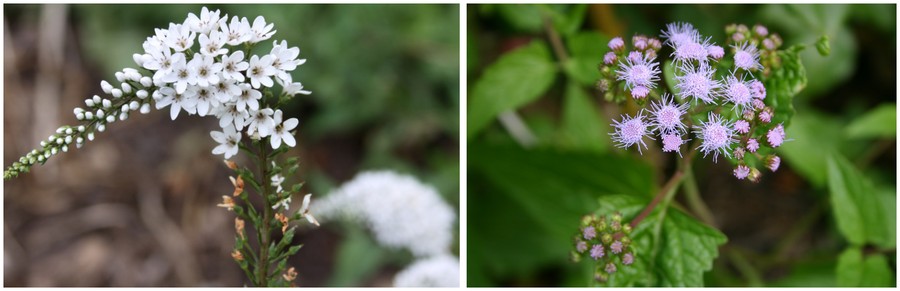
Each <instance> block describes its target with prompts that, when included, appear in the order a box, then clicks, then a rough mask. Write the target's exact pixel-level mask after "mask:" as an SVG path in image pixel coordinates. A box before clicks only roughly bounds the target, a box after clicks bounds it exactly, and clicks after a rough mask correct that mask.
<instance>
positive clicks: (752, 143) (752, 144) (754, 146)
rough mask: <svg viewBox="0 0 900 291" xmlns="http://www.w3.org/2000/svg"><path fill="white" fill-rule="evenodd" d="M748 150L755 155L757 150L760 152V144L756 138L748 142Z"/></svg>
mask: <svg viewBox="0 0 900 291" xmlns="http://www.w3.org/2000/svg"><path fill="white" fill-rule="evenodd" d="M747 150H748V151H750V152H751V153H755V152H756V150H759V142H758V141H756V139H755V138H751V139H748V140H747Z"/></svg>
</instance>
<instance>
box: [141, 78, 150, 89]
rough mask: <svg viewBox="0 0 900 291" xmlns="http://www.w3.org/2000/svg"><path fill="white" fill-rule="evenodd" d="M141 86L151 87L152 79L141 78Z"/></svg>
mask: <svg viewBox="0 0 900 291" xmlns="http://www.w3.org/2000/svg"><path fill="white" fill-rule="evenodd" d="M141 86H144V87H150V86H153V79H150V77H141Z"/></svg>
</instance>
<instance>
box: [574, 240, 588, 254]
mask: <svg viewBox="0 0 900 291" xmlns="http://www.w3.org/2000/svg"><path fill="white" fill-rule="evenodd" d="M575 250H577V251H578V253H583V252H584V251H586V250H587V242H584V241H578V243H577V244H575Z"/></svg>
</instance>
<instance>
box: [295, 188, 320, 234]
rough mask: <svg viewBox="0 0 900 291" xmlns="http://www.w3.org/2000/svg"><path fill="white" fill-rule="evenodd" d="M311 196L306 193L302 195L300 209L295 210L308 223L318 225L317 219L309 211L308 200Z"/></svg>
mask: <svg viewBox="0 0 900 291" xmlns="http://www.w3.org/2000/svg"><path fill="white" fill-rule="evenodd" d="M311 198H312V194H306V196H303V204H302V205H300V211H297V214H300V215H302V216H303V217H305V218H306V221H309V223H311V224H315V225H316V226H319V221H318V220H316V218H315V217H313V215H312V213H310V212H309V201H310V199H311Z"/></svg>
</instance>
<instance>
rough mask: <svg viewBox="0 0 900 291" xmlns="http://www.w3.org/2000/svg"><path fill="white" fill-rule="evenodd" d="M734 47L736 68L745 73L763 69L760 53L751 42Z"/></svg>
mask: <svg viewBox="0 0 900 291" xmlns="http://www.w3.org/2000/svg"><path fill="white" fill-rule="evenodd" d="M732 47H734V49H735V52H734V66H735V67H738V68H741V69H743V70H745V71H750V70H754V69H761V68H762V65H760V64H759V51H758V50H756V47H755V46H753V45H751V44H750V43H749V42H742V43H741V44H739V45H736V46H732Z"/></svg>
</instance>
